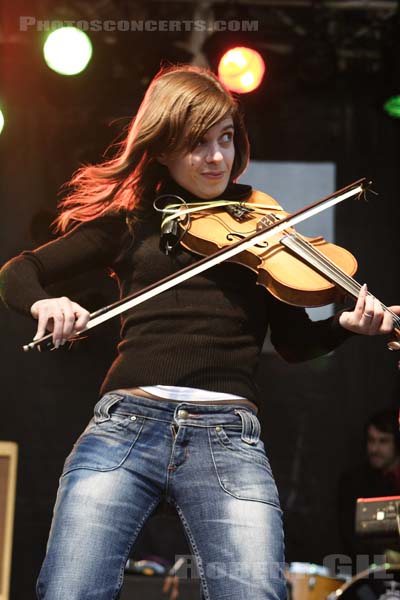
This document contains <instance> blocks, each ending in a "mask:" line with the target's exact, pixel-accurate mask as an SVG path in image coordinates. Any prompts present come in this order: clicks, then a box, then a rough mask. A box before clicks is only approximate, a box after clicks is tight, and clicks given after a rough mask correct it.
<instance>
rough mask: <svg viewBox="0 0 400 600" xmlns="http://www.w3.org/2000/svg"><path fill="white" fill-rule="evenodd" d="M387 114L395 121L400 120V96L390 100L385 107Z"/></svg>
mask: <svg viewBox="0 0 400 600" xmlns="http://www.w3.org/2000/svg"><path fill="white" fill-rule="evenodd" d="M383 108H384V110H385V112H386V113H387V114H388V115H389V116H390V117H394V118H395V119H400V96H392V97H391V98H388V99H387V100H386V102H385V103H384V105H383Z"/></svg>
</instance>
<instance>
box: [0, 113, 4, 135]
mask: <svg viewBox="0 0 400 600" xmlns="http://www.w3.org/2000/svg"><path fill="white" fill-rule="evenodd" d="M3 127H4V115H3V111H2V110H1V108H0V133H1V132H2V131H3Z"/></svg>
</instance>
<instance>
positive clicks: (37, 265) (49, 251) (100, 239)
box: [0, 214, 127, 315]
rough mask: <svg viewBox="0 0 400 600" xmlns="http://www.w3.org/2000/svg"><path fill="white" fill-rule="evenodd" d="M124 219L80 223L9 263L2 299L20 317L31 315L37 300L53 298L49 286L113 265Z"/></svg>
mask: <svg viewBox="0 0 400 600" xmlns="http://www.w3.org/2000/svg"><path fill="white" fill-rule="evenodd" d="M126 231H127V226H126V223H125V220H124V217H123V216H122V215H121V214H119V215H106V216H102V217H99V218H97V219H93V220H92V221H88V222H85V223H80V224H79V225H77V226H76V227H74V229H72V230H71V231H69V232H68V233H66V234H65V235H63V236H61V237H59V238H57V239H56V240H54V241H51V242H49V243H47V244H45V245H43V246H40V247H39V248H36V249H35V250H27V251H24V252H22V253H21V254H19V255H18V256H16V257H15V258H12V259H11V260H9V261H8V262H7V263H5V265H4V266H3V267H2V268H1V270H0V297H1V299H2V300H3V302H4V304H5V305H6V306H7V307H8V308H11V309H14V310H16V311H17V312H19V313H20V314H24V315H30V307H31V306H32V304H33V303H34V302H36V301H37V300H43V299H45V298H51V296H50V295H49V294H48V293H47V292H46V289H45V288H46V286H48V285H50V284H52V283H56V282H58V281H63V280H66V279H68V278H70V277H72V276H74V275H75V274H77V273H82V272H86V271H89V270H91V269H94V268H96V267H102V266H110V265H111V264H112V262H113V259H114V258H115V257H116V256H117V254H118V251H119V249H120V248H121V245H122V238H123V235H124V232H126Z"/></svg>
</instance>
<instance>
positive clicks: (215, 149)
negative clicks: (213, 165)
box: [206, 144, 223, 162]
mask: <svg viewBox="0 0 400 600" xmlns="http://www.w3.org/2000/svg"><path fill="white" fill-rule="evenodd" d="M222 159H223V155H222V152H221V149H220V148H219V146H218V145H217V144H212V145H210V146H209V147H208V152H207V156H206V160H207V162H220V161H221V160H222Z"/></svg>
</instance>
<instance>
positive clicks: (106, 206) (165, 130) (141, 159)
mask: <svg viewBox="0 0 400 600" xmlns="http://www.w3.org/2000/svg"><path fill="white" fill-rule="evenodd" d="M227 115H231V116H232V118H233V122H234V145H235V160H234V163H233V167H232V173H231V181H234V180H235V179H236V178H237V177H238V176H239V175H240V174H241V173H242V172H243V171H244V169H245V167H246V165H247V162H248V158H249V144H248V139H247V134H246V130H245V127H244V124H243V120H242V115H241V112H240V109H239V106H238V103H237V101H236V99H235V98H234V97H233V96H232V95H231V94H230V92H229V91H228V90H227V89H226V88H225V87H224V86H223V85H222V84H221V82H220V81H219V80H218V78H217V77H216V76H215V75H214V74H213V73H212V72H211V71H209V70H207V69H202V68H199V67H194V66H191V65H180V66H172V67H171V66H170V67H164V68H162V69H161V70H160V71H159V72H158V73H157V75H156V76H155V77H154V79H153V80H152V82H151V83H150V85H149V87H148V89H147V91H146V94H145V96H144V99H143V101H142V103H141V105H140V107H139V110H138V112H137V114H136V116H135V117H134V118H133V119H132V121H131V123H130V125H129V129H128V133H127V135H126V137H125V138H124V139H123V140H122V142H119V144H117V152H116V155H115V157H114V158H112V159H111V160H105V161H104V162H101V163H99V164H96V165H85V166H83V167H81V168H79V169H78V170H77V171H76V172H75V173H74V175H73V176H72V179H71V180H70V181H69V182H68V183H67V188H69V189H70V192H69V193H68V195H67V196H66V198H64V200H62V202H61V203H60V209H61V213H60V214H59V216H58V217H57V219H56V220H55V222H54V223H55V225H56V230H57V231H59V232H65V231H66V230H67V229H68V227H69V225H71V224H73V222H77V221H78V222H79V221H81V222H82V221H90V220H92V219H95V218H96V217H100V216H102V215H104V214H105V213H110V212H120V211H126V213H128V214H131V215H132V214H133V213H136V214H138V215H140V214H141V213H146V211H148V210H149V208H150V207H151V203H152V201H153V199H154V197H155V194H156V192H157V189H158V188H159V186H160V184H161V183H162V182H163V180H165V178H166V176H167V175H168V170H167V168H166V167H165V166H163V165H161V164H160V163H159V162H158V160H157V156H160V154H162V153H169V152H172V151H175V150H180V149H183V148H187V149H188V150H189V149H192V148H194V146H195V144H196V143H197V142H198V141H199V140H200V139H201V138H202V137H203V136H204V134H205V132H206V131H207V130H208V129H209V128H210V127H212V126H213V125H215V124H216V123H217V122H218V121H219V120H220V119H222V118H223V117H225V116H227ZM187 125H188V127H186V126H187ZM185 127H186V129H185ZM184 129H185V131H188V135H187V137H186V138H183V131H184Z"/></svg>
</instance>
